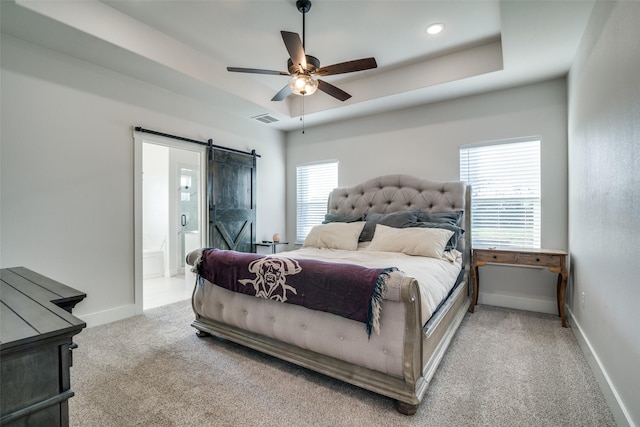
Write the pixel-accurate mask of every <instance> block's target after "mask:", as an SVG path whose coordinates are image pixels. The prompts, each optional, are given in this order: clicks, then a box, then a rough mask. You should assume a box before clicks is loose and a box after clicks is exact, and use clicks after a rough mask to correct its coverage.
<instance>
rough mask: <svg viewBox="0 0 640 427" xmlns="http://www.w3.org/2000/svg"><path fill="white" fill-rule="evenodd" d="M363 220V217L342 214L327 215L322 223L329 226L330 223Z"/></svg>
mask: <svg viewBox="0 0 640 427" xmlns="http://www.w3.org/2000/svg"><path fill="white" fill-rule="evenodd" d="M363 220H364V219H363V218H362V215H360V216H355V215H340V214H332V213H328V214H325V216H324V221H322V223H323V224H328V223H330V222H358V221H363Z"/></svg>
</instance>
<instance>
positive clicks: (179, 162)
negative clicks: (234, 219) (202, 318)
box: [136, 137, 206, 310]
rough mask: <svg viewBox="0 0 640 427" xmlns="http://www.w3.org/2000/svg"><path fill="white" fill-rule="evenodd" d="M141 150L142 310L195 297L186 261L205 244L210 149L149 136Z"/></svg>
mask: <svg viewBox="0 0 640 427" xmlns="http://www.w3.org/2000/svg"><path fill="white" fill-rule="evenodd" d="M140 154H141V159H142V161H141V176H142V183H141V195H142V197H141V199H142V200H141V230H142V233H141V236H140V237H141V242H140V244H139V245H137V247H138V248H141V252H142V256H141V261H142V262H141V264H142V269H141V270H142V271H141V273H142V274H141V276H142V277H141V279H142V280H141V282H142V286H141V288H142V289H141V292H140V289H139V286H136V287H137V288H138V289H137V292H136V296H139V297H140V299H141V300H142V307H140V304H139V302H137V303H136V305H137V306H138V307H139V309H141V310H146V309H149V308H154V307H159V306H162V305H166V304H171V303H173V302H177V301H182V300H186V299H189V298H191V295H192V292H193V287H194V283H195V277H194V275H193V274H192V273H191V272H190V271H189V265H186V263H185V256H186V254H188V253H189V252H190V251H192V250H194V249H197V248H200V247H202V241H203V239H202V236H203V230H204V229H205V228H204V207H203V204H204V203H203V200H204V193H203V191H202V188H203V183H204V182H205V181H204V179H203V171H204V169H205V168H204V158H205V157H206V156H204V150H203V149H202V148H201V147H197V146H195V147H194V146H193V145H192V144H182V143H180V142H177V141H168V140H165V139H164V138H159V139H156V138H153V139H152V138H147V137H145V138H144V139H143V140H142V141H141V144H140ZM137 259H140V258H139V257H138V258H137Z"/></svg>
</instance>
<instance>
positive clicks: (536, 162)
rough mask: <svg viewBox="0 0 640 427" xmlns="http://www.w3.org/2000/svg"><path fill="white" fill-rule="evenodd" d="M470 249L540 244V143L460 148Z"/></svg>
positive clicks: (530, 142)
mask: <svg viewBox="0 0 640 427" xmlns="http://www.w3.org/2000/svg"><path fill="white" fill-rule="evenodd" d="M460 179H461V180H462V181H466V182H467V184H469V185H471V232H472V234H471V238H472V246H473V247H494V246H495V247H506V248H530V249H539V248H540V198H541V196H540V141H539V140H527V141H518V142H498V143H489V144H482V145H470V146H462V147H460Z"/></svg>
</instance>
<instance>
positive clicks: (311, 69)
mask: <svg viewBox="0 0 640 427" xmlns="http://www.w3.org/2000/svg"><path fill="white" fill-rule="evenodd" d="M305 57H306V58H307V69H306V70H304V74H313V73H315V71H316V70H317V69H318V68H320V60H319V59H318V58H316V57H315V56H311V55H305ZM287 67H288V68H289V72H290V73H291V74H293V75H296V74H300V68H299V67H298V64H294V63H293V61H292V60H291V58H289V59H288V60H287Z"/></svg>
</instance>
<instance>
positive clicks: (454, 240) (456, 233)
mask: <svg viewBox="0 0 640 427" xmlns="http://www.w3.org/2000/svg"><path fill="white" fill-rule="evenodd" d="M412 227H421V228H443V229H445V230H449V231H452V232H453V235H452V236H451V238H450V239H449V241H448V242H447V246H446V247H445V250H446V251H450V250H452V249H455V248H457V247H458V240H460V237H462V235H463V234H464V228H460V227H458V226H455V225H453V224H449V223H448V222H440V223H437V222H416V223H415V224H413V225H412Z"/></svg>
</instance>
